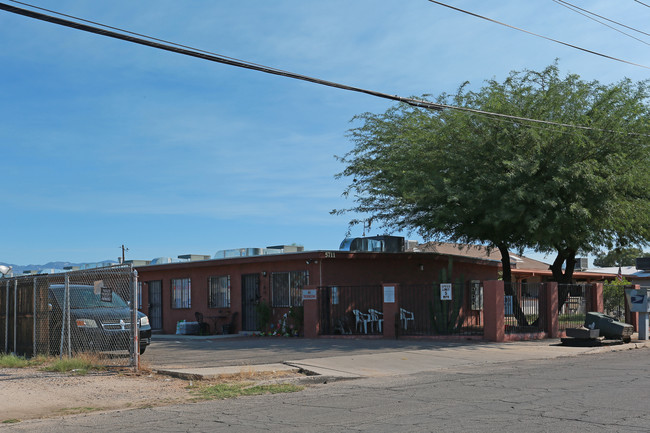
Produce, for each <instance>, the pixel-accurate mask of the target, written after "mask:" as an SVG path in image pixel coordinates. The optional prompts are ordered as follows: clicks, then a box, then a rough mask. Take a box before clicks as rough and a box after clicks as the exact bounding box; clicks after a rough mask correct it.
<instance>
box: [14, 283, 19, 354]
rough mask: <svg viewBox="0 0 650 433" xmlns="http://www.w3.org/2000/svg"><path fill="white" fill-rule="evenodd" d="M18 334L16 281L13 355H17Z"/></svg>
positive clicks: (16, 284)
mask: <svg viewBox="0 0 650 433" xmlns="http://www.w3.org/2000/svg"><path fill="white" fill-rule="evenodd" d="M17 332H18V279H15V280H14V351H13V353H14V355H18V350H17V349H18V346H17V344H18V342H17V341H16V339H17V336H18V334H17Z"/></svg>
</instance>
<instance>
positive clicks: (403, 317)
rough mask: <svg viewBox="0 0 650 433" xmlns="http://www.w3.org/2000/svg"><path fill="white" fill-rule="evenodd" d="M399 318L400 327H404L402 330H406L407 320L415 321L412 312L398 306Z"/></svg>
mask: <svg viewBox="0 0 650 433" xmlns="http://www.w3.org/2000/svg"><path fill="white" fill-rule="evenodd" d="M399 319H400V321H401V322H402V328H404V330H405V331H406V330H407V329H408V322H409V320H411V321H415V316H414V315H413V312H411V311H407V310H405V309H403V308H400V309H399Z"/></svg>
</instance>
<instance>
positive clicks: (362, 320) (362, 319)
mask: <svg viewBox="0 0 650 433" xmlns="http://www.w3.org/2000/svg"><path fill="white" fill-rule="evenodd" d="M352 312H353V313H354V318H355V321H356V323H355V329H356V330H357V332H359V331H360V330H361V329H360V327H361V324H363V333H364V334H367V333H368V322H369V321H370V315H369V314H366V313H362V312H361V311H359V310H352Z"/></svg>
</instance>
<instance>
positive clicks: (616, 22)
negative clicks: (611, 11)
mask: <svg viewBox="0 0 650 433" xmlns="http://www.w3.org/2000/svg"><path fill="white" fill-rule="evenodd" d="M553 1H554V2H555V3H563V5H562V6H565V7H569V6H570V7H571V8H574V9H579V10H581V11H583V12H586V13H588V14H590V15H593V16H596V17H598V18H602V19H604V20H606V21H609V22H610V23H612V24H616V25H618V26H621V27H625V28H626V29H629V30H633V31H635V32H638V33H641V34H643V35H646V36H650V33H646V32H644V31H642V30H639V29H635V28H634V27H630V26H627V25H625V24H623V23H619V22H618V21H614V20H610V19H609V18H607V17H604V16H602V15H598V14H597V13H594V12H591V11H588V10H587V9H583V8H581V7H579V6H576V5H574V4H572V3H569V2H567V1H564V0H553ZM569 9H570V8H569ZM592 19H593V18H592ZM595 21H598V20H595ZM598 22H600V21H598ZM601 24H602V23H601ZM605 25H606V24H605ZM608 27H609V26H608ZM612 28H613V27H612ZM624 34H627V33H624Z"/></svg>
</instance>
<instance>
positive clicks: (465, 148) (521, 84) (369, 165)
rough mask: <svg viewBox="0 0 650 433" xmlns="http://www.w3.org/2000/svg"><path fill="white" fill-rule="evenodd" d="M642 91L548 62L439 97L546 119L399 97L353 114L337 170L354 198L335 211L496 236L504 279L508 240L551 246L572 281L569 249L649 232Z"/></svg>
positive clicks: (399, 224)
mask: <svg viewBox="0 0 650 433" xmlns="http://www.w3.org/2000/svg"><path fill="white" fill-rule="evenodd" d="M649 95H650V94H649V90H648V82H638V83H633V82H631V81H630V80H627V79H625V80H621V81H620V82H618V83H615V84H609V85H604V84H601V83H599V82H597V81H590V82H587V81H584V80H582V79H580V77H579V76H577V75H573V74H569V75H566V76H565V77H561V76H560V73H559V68H558V66H557V64H553V65H551V66H549V67H547V68H545V69H544V70H542V71H529V70H526V71H521V72H517V71H514V72H511V73H510V75H509V76H508V77H507V78H506V79H505V80H504V81H503V82H498V81H496V80H494V79H492V80H488V81H486V83H485V85H484V86H483V87H481V88H480V89H479V90H476V91H474V90H471V89H470V86H469V85H468V83H465V84H464V85H462V86H461V87H460V88H459V89H458V91H457V92H456V93H455V94H454V95H448V94H442V95H440V96H438V97H437V98H436V102H439V103H443V104H447V105H454V106H456V107H463V108H469V109H473V110H480V111H483V112H492V113H500V114H505V115H509V116H515V117H518V118H529V119H540V120H544V121H547V122H552V123H548V124H539V123H531V122H528V121H526V120H523V119H519V120H515V119H512V118H509V119H506V118H502V117H501V118H499V117H495V116H491V115H489V114H477V113H475V112H473V113H470V112H466V111H460V110H450V109H447V110H443V111H429V110H426V109H422V108H418V107H413V106H409V105H406V104H398V105H395V106H393V107H391V108H389V109H388V110H387V111H386V112H385V113H382V114H373V113H364V114H360V115H358V116H356V117H355V119H354V121H357V122H361V125H360V126H358V127H355V128H352V129H351V130H350V131H349V138H350V139H351V140H352V142H353V143H354V148H353V149H352V150H351V151H350V152H348V153H347V154H346V155H344V156H342V157H339V160H340V161H341V162H342V163H343V164H344V165H345V168H344V170H343V171H342V172H341V173H339V174H338V175H337V176H338V177H347V178H349V179H350V180H351V183H350V184H349V186H348V187H347V188H346V189H345V191H344V195H346V196H350V197H352V198H353V200H354V202H355V205H354V206H353V207H351V208H349V209H344V210H335V211H334V212H337V213H345V212H349V211H353V212H356V213H360V214H362V215H363V217H364V218H362V219H363V220H364V221H366V222H368V223H374V222H378V223H379V224H380V226H382V227H383V228H386V229H390V230H407V231H414V232H416V233H419V234H420V235H422V236H423V237H424V238H425V239H437V240H451V241H459V242H468V243H481V244H485V245H488V246H492V247H496V248H498V249H499V250H500V252H501V253H502V257H503V259H502V263H503V276H504V280H506V281H509V280H510V260H509V254H508V250H509V249H522V248H533V249H536V250H538V251H541V252H555V254H556V259H555V261H554V262H553V264H552V266H551V269H552V270H553V275H554V278H555V279H556V280H557V281H558V282H561V283H562V282H570V281H571V278H572V273H573V269H574V264H575V257H576V254H578V253H586V252H590V251H594V250H596V249H597V248H599V247H601V246H604V247H606V248H609V247H611V246H612V245H615V244H617V245H620V244H635V245H642V244H647V239H650V236H649V234H650V170H648V169H647V167H648V166H649V165H648V163H649V162H650V149H649V148H648V143H649V141H650V135H649V134H650V106H649V104H648V100H649ZM424 98H427V96H425V97H424ZM558 124H571V125H581V126H583V128H572V127H567V126H559V125H558ZM359 222H361V219H358V220H353V221H352V222H351V223H352V224H355V223H359Z"/></svg>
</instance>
